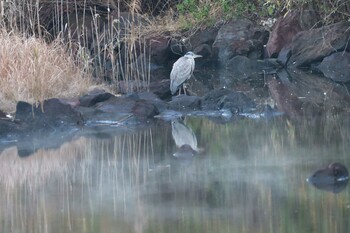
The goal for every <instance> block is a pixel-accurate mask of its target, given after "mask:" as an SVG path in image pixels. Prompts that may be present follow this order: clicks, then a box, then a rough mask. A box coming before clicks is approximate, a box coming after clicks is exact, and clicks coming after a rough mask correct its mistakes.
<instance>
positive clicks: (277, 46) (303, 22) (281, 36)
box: [266, 11, 317, 57]
mask: <svg viewBox="0 0 350 233" xmlns="http://www.w3.org/2000/svg"><path fill="white" fill-rule="evenodd" d="M316 20H317V17H316V16H315V14H314V12H312V11H292V12H289V13H288V14H287V15H285V16H281V17H280V18H278V19H277V21H276V24H275V26H274V28H273V30H272V32H271V33H270V37H269V40H268V42H267V44H266V52H267V56H268V57H277V55H278V53H279V52H280V51H281V49H282V48H283V47H284V46H286V45H288V44H289V43H290V42H291V41H292V40H293V38H294V36H295V35H296V34H297V33H298V32H300V31H303V30H307V29H310V28H311V27H313V26H314V25H315V24H316Z"/></svg>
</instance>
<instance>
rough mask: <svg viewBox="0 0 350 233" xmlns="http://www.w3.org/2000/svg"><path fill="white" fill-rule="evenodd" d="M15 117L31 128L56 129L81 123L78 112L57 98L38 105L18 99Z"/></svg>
mask: <svg viewBox="0 0 350 233" xmlns="http://www.w3.org/2000/svg"><path fill="white" fill-rule="evenodd" d="M15 119H16V120H18V121H20V122H23V123H25V124H28V127H30V128H33V129H49V128H52V129H56V128H63V127H67V126H71V127H74V126H78V125H82V124H83V118H82V116H81V115H80V113H79V112H77V111H76V110H75V109H73V108H72V106H71V105H70V104H66V103H63V102H62V101H60V100H59V99H48V100H45V101H44V102H43V103H42V104H39V106H33V105H31V104H28V103H26V102H22V101H20V102H18V103H17V106H16V117H15Z"/></svg>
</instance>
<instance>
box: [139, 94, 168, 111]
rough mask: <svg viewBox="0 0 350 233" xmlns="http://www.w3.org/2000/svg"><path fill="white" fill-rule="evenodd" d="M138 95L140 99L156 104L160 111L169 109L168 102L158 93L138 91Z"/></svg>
mask: <svg viewBox="0 0 350 233" xmlns="http://www.w3.org/2000/svg"><path fill="white" fill-rule="evenodd" d="M137 96H138V98H139V99H141V100H146V101H147V102H149V103H151V104H153V105H154V106H156V108H157V109H158V110H159V111H160V112H161V111H163V110H165V109H167V107H168V104H167V103H166V102H165V101H163V100H161V99H160V98H159V97H158V96H157V95H156V94H154V93H152V92H140V93H137Z"/></svg>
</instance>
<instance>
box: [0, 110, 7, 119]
mask: <svg viewBox="0 0 350 233" xmlns="http://www.w3.org/2000/svg"><path fill="white" fill-rule="evenodd" d="M1 118H6V113H4V112H3V111H1V110H0V119H1Z"/></svg>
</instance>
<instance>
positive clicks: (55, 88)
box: [0, 31, 93, 112]
mask: <svg viewBox="0 0 350 233" xmlns="http://www.w3.org/2000/svg"><path fill="white" fill-rule="evenodd" d="M92 85H93V82H92V79H91V75H89V74H88V73H87V72H86V70H84V69H83V66H82V65H81V64H78V65H77V63H76V62H75V61H74V60H73V58H72V57H71V56H68V55H67V53H66V51H65V49H64V47H63V46H62V45H61V44H60V43H59V42H58V41H55V42H53V43H51V44H47V43H45V42H44V41H42V40H41V39H38V38H34V37H29V38H25V37H23V36H20V35H18V34H16V33H7V32H5V31H2V32H0V87H1V91H0V109H2V110H5V111H7V112H13V111H14V110H15V106H16V103H17V102H18V101H20V100H21V101H27V102H30V103H38V102H40V101H43V100H44V99H47V98H52V97H74V96H78V95H81V94H82V93H84V92H86V91H87V90H88V89H89V88H90V87H91V86H92Z"/></svg>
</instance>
